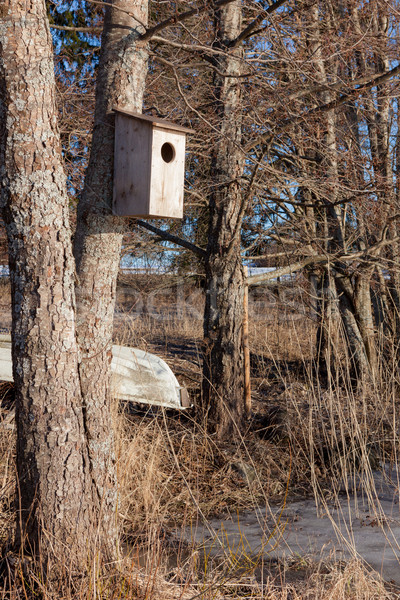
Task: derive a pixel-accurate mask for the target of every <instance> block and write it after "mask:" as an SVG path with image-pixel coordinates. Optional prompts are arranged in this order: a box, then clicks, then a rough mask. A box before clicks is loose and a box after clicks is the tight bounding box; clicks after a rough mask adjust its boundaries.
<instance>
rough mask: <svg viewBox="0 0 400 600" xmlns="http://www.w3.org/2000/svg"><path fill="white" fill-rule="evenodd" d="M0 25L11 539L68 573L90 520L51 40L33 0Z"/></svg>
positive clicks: (86, 541) (9, 10)
mask: <svg viewBox="0 0 400 600" xmlns="http://www.w3.org/2000/svg"><path fill="white" fill-rule="evenodd" d="M1 17H2V20H1V25H0V124H1V137H0V165H1V185H0V190H1V209H2V216H3V219H4V221H5V223H6V230H7V237H8V249H9V263H10V276H11V287H12V356H13V376H14V382H15V394H16V422H17V436H18V442H17V477H18V483H17V498H18V501H19V506H18V508H19V512H18V517H17V519H16V523H17V535H16V541H17V545H20V546H22V545H24V546H25V549H26V550H27V551H31V552H34V553H37V552H39V550H40V552H41V553H42V556H43V557H44V559H46V560H48V561H49V564H51V563H52V562H54V561H57V560H60V559H62V560H65V562H66V563H68V564H72V565H73V564H74V562H75V559H76V558H77V556H79V555H80V558H82V555H81V553H82V552H84V558H85V559H87V558H88V550H87V549H88V548H92V549H94V547H93V542H94V539H93V538H91V537H90V536H91V534H94V533H95V528H94V516H95V512H94V510H93V488H92V483H91V479H90V477H89V473H88V469H87V464H88V461H87V458H88V457H87V447H86V430H85V420H84V417H83V412H82V402H81V392H80V386H79V377H78V348H77V343H76V336H75V306H74V303H75V299H74V264H73V257H72V248H71V239H70V228H69V206H68V197H67V192H66V185H65V176H64V172H63V168H62V163H61V145H60V139H59V133H58V129H57V108H56V103H55V82H54V66H53V57H52V45H51V36H50V32H49V28H48V24H47V18H46V9H45V3H44V1H42V0H6V1H5V2H3V4H2V6H1ZM77 560H78V561H79V559H77Z"/></svg>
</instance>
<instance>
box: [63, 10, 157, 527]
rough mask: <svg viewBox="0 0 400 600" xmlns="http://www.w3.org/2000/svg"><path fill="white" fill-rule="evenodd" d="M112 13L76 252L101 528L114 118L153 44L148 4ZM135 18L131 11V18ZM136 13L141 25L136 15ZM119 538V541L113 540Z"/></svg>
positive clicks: (116, 222) (127, 104)
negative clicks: (147, 40) (147, 29)
mask: <svg viewBox="0 0 400 600" xmlns="http://www.w3.org/2000/svg"><path fill="white" fill-rule="evenodd" d="M112 4H113V7H110V6H108V7H107V8H106V14H105V21H104V29H103V35H102V44H101V54H100V64H99V70H98V77H97V85H96V110H95V122H94V130H93V137H92V146H91V153H90V160H89V166H88V170H87V174H86V177H85V186H84V190H83V194H82V198H81V200H80V202H79V206H78V218H77V228H76V232H75V241H74V254H75V259H76V270H77V276H78V282H77V286H76V299H77V311H78V318H77V335H78V344H79V349H80V353H81V354H80V363H79V377H80V382H81V387H82V397H83V404H84V407H85V411H84V414H85V426H86V429H87V434H88V447H89V459H90V471H91V474H92V477H93V481H94V484H95V486H96V488H97V493H98V500H99V502H100V505H101V511H102V515H103V517H102V524H101V526H102V528H103V530H104V534H105V535H106V533H107V528H109V529H110V532H113V531H114V530H115V526H116V524H115V519H116V514H117V486H116V475H115V460H114V450H113V428H112V426H111V396H110V363H111V349H112V333H113V319H114V308H115V296H116V284H117V276H118V270H119V262H120V257H121V243H122V234H123V230H124V220H123V219H121V218H120V217H116V216H113V215H112V210H111V207H112V196H113V164H114V115H113V113H112V108H113V107H114V106H118V107H119V108H126V109H129V110H133V111H136V112H142V103H143V93H144V86H145V78H146V73H147V56H148V54H147V47H146V44H142V45H141V47H138V44H137V39H138V37H139V35H140V33H141V32H143V26H142V25H141V24H142V23H144V24H147V5H148V0H115V1H114V2H113V3H112ZM128 13H129V14H128ZM131 15H135V16H136V17H137V19H138V20H136V19H135V18H134V17H133V16H131ZM114 538H115V536H114Z"/></svg>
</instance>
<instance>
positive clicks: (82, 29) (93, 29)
mask: <svg viewBox="0 0 400 600" xmlns="http://www.w3.org/2000/svg"><path fill="white" fill-rule="evenodd" d="M50 28H51V29H59V30H60V31H76V32H78V33H101V32H102V31H103V28H102V27H68V26H67V25H54V23H50Z"/></svg>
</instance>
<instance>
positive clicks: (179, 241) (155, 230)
mask: <svg viewBox="0 0 400 600" xmlns="http://www.w3.org/2000/svg"><path fill="white" fill-rule="evenodd" d="M135 223H136V225H140V227H143V228H144V229H148V230H149V231H151V232H152V233H155V234H156V235H158V237H160V238H161V239H162V240H165V241H166V242H172V243H173V244H177V245H178V246H182V247H183V248H186V249H187V250H190V251H191V252H194V253H195V254H197V255H198V256H200V257H201V258H205V256H206V251H205V250H203V249H202V248H199V246H196V245H195V244H192V243H191V242H188V241H187V240H184V239H182V238H180V237H178V236H177V235H173V234H172V233H168V232H167V231H163V230H162V229H159V228H158V227H154V225H150V223H148V222H147V221H142V220H141V219H136V221H135Z"/></svg>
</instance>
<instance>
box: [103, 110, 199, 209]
mask: <svg viewBox="0 0 400 600" xmlns="http://www.w3.org/2000/svg"><path fill="white" fill-rule="evenodd" d="M114 111H115V155H114V200H113V209H114V214H116V215H120V216H129V217H141V218H157V217H160V218H162V217H167V218H171V219H181V218H182V217H183V186H184V179H185V138H186V134H187V133H189V132H191V131H192V130H191V129H188V128H187V127H181V126H180V125H175V124H174V123H170V122H169V121H164V120H163V119H156V118H154V117H149V116H147V115H141V114H137V113H134V112H130V111H127V110H120V109H117V108H116V109H114Z"/></svg>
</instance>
